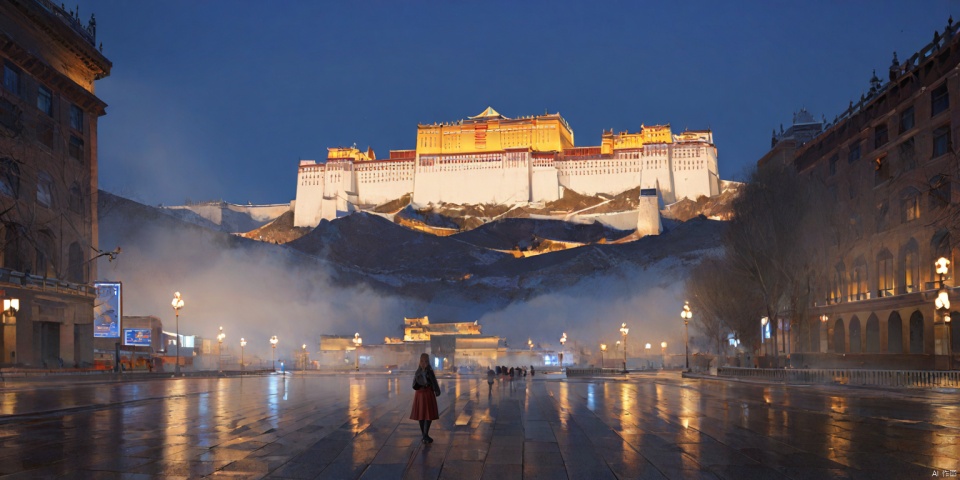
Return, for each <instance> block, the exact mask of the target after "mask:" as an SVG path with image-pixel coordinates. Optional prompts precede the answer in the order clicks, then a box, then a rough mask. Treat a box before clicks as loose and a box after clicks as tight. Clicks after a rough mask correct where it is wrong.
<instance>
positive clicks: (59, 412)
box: [0, 372, 960, 480]
mask: <svg viewBox="0 0 960 480" xmlns="http://www.w3.org/2000/svg"><path fill="white" fill-rule="evenodd" d="M78 377H79V376H77V377H73V378H68V379H53V380H31V381H11V380H10V379H7V381H6V382H5V383H4V390H3V393H2V394H0V395H2V396H0V413H2V415H3V416H2V417H0V445H2V448H0V476H2V478H130V479H139V478H199V477H207V476H216V477H230V478H291V479H312V478H331V479H341V478H343V479H349V478H363V479H371V478H455V479H458V480H462V479H479V478H483V479H488V478H491V479H497V480H504V479H513V478H517V479H519V478H545V479H557V478H570V479H577V478H591V479H605V478H630V479H635V478H729V479H748V478H929V477H931V476H932V475H933V473H934V472H937V474H938V476H942V475H943V474H947V475H949V474H950V473H952V472H955V471H956V470H957V469H958V459H960V445H958V439H960V429H958V427H960V414H958V405H957V402H956V391H955V390H952V389H939V390H938V389H924V390H921V389H905V390H893V389H865V388H857V387H848V386H814V385H793V386H785V385H780V384H775V383H760V382H742V381H741V382H737V381H725V380H713V379H696V378H681V375H680V374H679V373H677V372H659V373H646V374H644V373H633V374H630V375H628V376H626V377H622V376H616V377H608V378H589V377H584V378H565V377H561V376H560V375H559V374H555V373H554V374H542V373H541V374H539V375H536V376H534V377H530V376H528V377H526V378H525V379H518V380H514V381H512V382H511V381H508V380H505V379H499V380H497V381H496V383H495V384H494V385H493V387H492V388H488V385H487V382H486V378H485V377H483V378H481V377H478V376H457V377H447V378H444V377H443V376H441V378H440V383H441V385H442V388H443V393H442V395H441V396H440V397H439V398H438V400H439V407H440V420H438V421H436V422H434V425H433V428H432V430H431V432H430V433H431V435H432V436H433V438H434V439H435V440H436V441H435V443H433V444H428V445H425V444H422V443H421V442H420V432H419V428H418V426H417V423H416V422H415V421H411V420H409V419H408V417H409V415H410V407H411V403H412V398H413V390H412V389H411V383H412V382H411V377H412V375H410V374H409V373H395V374H362V373H361V374H353V373H344V374H339V375H318V374H309V373H307V374H301V373H299V372H297V373H295V374H293V375H291V374H289V373H288V374H287V375H285V376H281V375H262V376H254V375H250V376H244V377H239V376H227V377H193V378H191V377H187V378H170V377H169V375H165V376H163V377H161V376H159V375H157V376H154V377H153V378H143V377H145V376H143V377H141V378H139V379H132V378H131V377H129V376H128V377H126V378H125V379H123V380H112V379H111V380H107V379H106V378H104V379H94V378H78Z"/></svg>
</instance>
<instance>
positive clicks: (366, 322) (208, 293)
mask: <svg viewBox="0 0 960 480" xmlns="http://www.w3.org/2000/svg"><path fill="white" fill-rule="evenodd" d="M104 199H105V201H104V202H101V204H102V205H103V206H102V207H101V215H100V218H101V222H100V232H101V233H100V237H101V238H100V245H101V248H102V249H104V250H112V249H114V248H116V247H117V246H119V247H121V248H122V253H120V254H119V255H118V256H117V257H116V259H115V260H113V261H108V260H107V257H103V258H101V259H100V260H99V263H98V270H99V271H98V275H97V278H98V279H99V280H112V281H120V282H122V283H123V314H124V315H125V316H135V315H154V316H157V317H159V318H160V319H161V320H162V322H163V328H164V330H165V331H168V332H173V331H175V329H176V325H175V317H174V312H173V309H172V307H171V306H170V301H171V300H172V298H173V294H174V292H176V291H179V292H181V294H182V296H183V299H184V302H185V305H184V308H183V309H182V310H181V311H180V333H181V334H185V335H197V336H200V337H203V338H206V339H211V340H213V339H215V338H216V336H217V334H218V333H219V327H221V326H222V327H223V328H224V333H225V334H226V340H225V346H226V347H229V349H230V350H233V351H236V350H237V347H238V346H239V342H240V338H241V337H243V338H245V339H246V340H247V342H248V343H247V346H246V349H245V354H247V355H251V356H253V355H260V356H261V357H264V358H270V355H271V352H270V343H269V341H268V340H269V338H270V337H271V336H273V335H276V336H277V337H278V338H279V340H280V343H279V344H278V347H277V354H278V357H289V356H290V354H291V353H292V352H293V351H294V350H299V349H300V346H301V345H302V344H307V345H308V349H310V350H311V351H313V350H315V348H316V346H317V344H318V341H319V337H320V335H347V336H352V335H353V333H354V332H358V333H360V335H361V336H362V337H363V339H364V343H365V344H379V343H382V342H383V339H384V337H385V336H402V333H403V330H402V324H403V317H404V316H421V315H429V316H430V317H431V321H433V322H442V321H451V319H453V318H478V319H479V322H480V324H481V325H482V326H483V333H484V334H486V335H497V336H501V337H504V338H506V340H507V342H508V344H509V346H511V347H515V348H523V347H525V346H526V345H527V339H528V338H530V339H532V340H533V342H534V343H535V344H536V345H540V346H542V347H544V348H548V349H556V348H558V347H559V338H560V336H561V334H562V333H564V332H566V333H567V336H568V343H567V345H566V347H565V348H566V349H568V350H570V349H579V348H581V347H582V348H583V349H585V350H586V351H588V352H589V351H594V350H596V349H597V348H598V346H599V344H600V343H601V342H605V343H607V344H608V345H610V348H613V345H614V344H615V342H616V341H617V340H619V339H620V333H619V328H620V324H621V322H625V323H627V326H628V327H629V328H630V334H629V336H628V345H629V346H630V347H631V348H630V352H631V354H633V353H641V349H642V344H643V343H647V342H649V343H652V344H654V345H659V344H660V342H661V341H666V342H668V345H669V348H668V351H669V352H671V353H678V352H682V348H683V347H682V345H683V344H682V342H683V324H682V321H681V320H680V318H679V312H680V309H681V307H682V305H683V300H684V298H683V294H682V290H683V278H682V275H683V273H684V272H685V271H687V270H688V269H689V265H685V264H684V263H683V262H681V261H679V260H677V259H675V258H667V259H665V260H662V261H660V262H658V263H655V264H652V265H647V266H645V267H643V266H638V265H635V264H632V263H622V264H620V265H618V266H616V267H614V268H610V269H608V270H605V271H603V272H600V273H598V274H596V275H593V276H590V277H586V278H583V279H580V280H579V281H578V282H577V283H576V284H575V285H572V286H569V287H565V288H562V289H560V290H558V291H555V292H550V293H547V294H544V295H539V296H535V297H533V298H531V299H529V300H527V301H523V302H516V303H512V304H509V305H507V306H506V308H502V307H501V306H493V305H502V303H501V302H497V301H493V300H490V301H487V302H483V300H479V301H476V300H475V301H470V300H461V301H457V302H454V303H453V304H451V303H450V302H441V301H437V302H434V303H428V302H423V301H419V300H412V299H407V298H401V297H399V296H394V295H389V294H384V293H383V292H382V291H379V290H374V289H372V288H370V287H366V286H364V285H362V284H359V285H357V284H353V285H349V286H348V285H343V284H341V283H339V282H338V281H337V280H336V275H335V274H333V273H332V269H331V267H330V265H328V264H326V263H324V262H323V261H321V260H319V259H317V258H315V257H311V256H307V255H304V254H301V253H299V252H297V251H295V250H293V249H291V248H287V247H283V246H279V245H273V244H266V243H259V242H254V241H251V240H246V239H241V238H237V237H232V236H230V235H227V234H223V233H220V232H214V231H211V230H206V229H204V228H202V227H197V226H194V225H190V224H187V223H184V222H181V221H179V220H177V219H174V218H173V217H171V216H168V215H167V214H165V213H163V212H161V211H160V210H158V209H155V208H152V207H146V206H143V205H139V204H136V203H134V202H130V201H128V200H124V199H120V198H117V197H113V196H112V195H109V194H108V195H104ZM424 288H427V289H429V286H425V287H424ZM381 290H382V288H381ZM449 293H450V292H447V294H442V293H439V292H438V293H436V296H437V297H438V298H450V297H449ZM691 335H696V332H693V331H691ZM678 349H679V350H678Z"/></svg>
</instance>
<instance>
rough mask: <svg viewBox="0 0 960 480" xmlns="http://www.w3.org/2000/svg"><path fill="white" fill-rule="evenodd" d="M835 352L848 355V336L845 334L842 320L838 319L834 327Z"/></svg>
mask: <svg viewBox="0 0 960 480" xmlns="http://www.w3.org/2000/svg"><path fill="white" fill-rule="evenodd" d="M833 352H834V353H847V335H846V333H845V332H844V328H843V319H842V318H838V319H837V322H836V323H835V324H834V326H833Z"/></svg>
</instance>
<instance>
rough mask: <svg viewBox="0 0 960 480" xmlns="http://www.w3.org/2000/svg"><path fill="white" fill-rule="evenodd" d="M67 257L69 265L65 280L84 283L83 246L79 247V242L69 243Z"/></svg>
mask: <svg viewBox="0 0 960 480" xmlns="http://www.w3.org/2000/svg"><path fill="white" fill-rule="evenodd" d="M67 258H68V260H67V262H68V265H69V271H68V272H67V280H69V281H71V282H73V283H86V278H84V277H85V276H84V274H83V248H81V247H80V244H79V243H77V242H73V243H71V244H70V249H69V252H68V253H67Z"/></svg>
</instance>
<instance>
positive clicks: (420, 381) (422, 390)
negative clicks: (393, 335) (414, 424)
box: [410, 353, 440, 443]
mask: <svg viewBox="0 0 960 480" xmlns="http://www.w3.org/2000/svg"><path fill="white" fill-rule="evenodd" d="M413 389H414V390H416V391H417V393H415V394H413V410H412V411H411V412H410V420H419V421H420V433H422V434H423V443H433V439H432V438H430V423H431V422H432V421H433V420H436V419H438V418H440V413H439V412H438V411H437V397H439V396H440V384H439V383H437V376H436V375H435V374H434V373H433V369H432V368H430V355H428V354H426V353H423V354H420V365H419V366H418V367H417V373H415V374H414V375H413Z"/></svg>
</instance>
